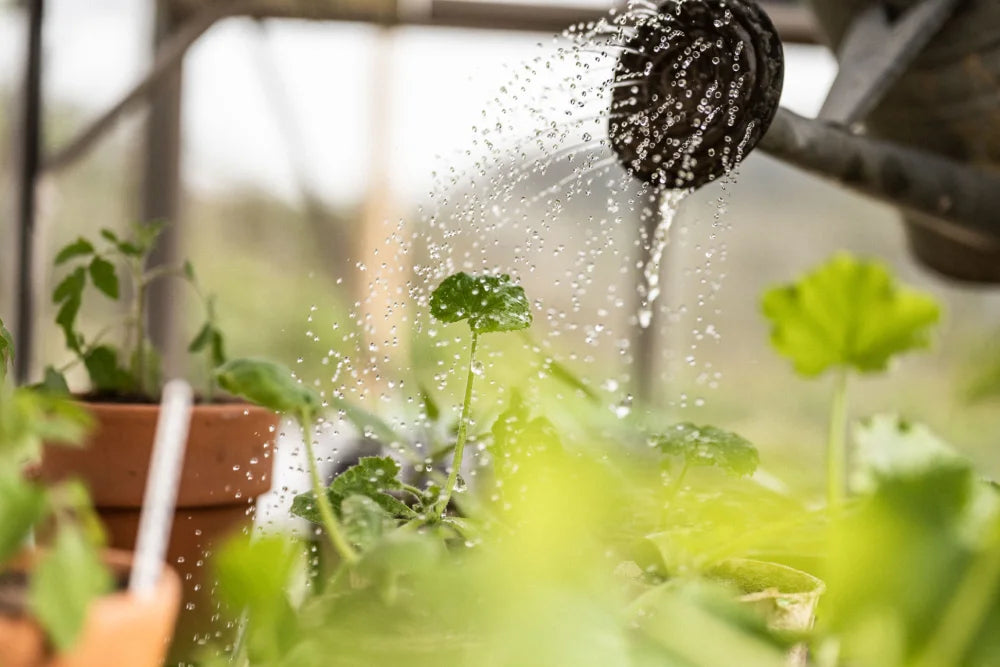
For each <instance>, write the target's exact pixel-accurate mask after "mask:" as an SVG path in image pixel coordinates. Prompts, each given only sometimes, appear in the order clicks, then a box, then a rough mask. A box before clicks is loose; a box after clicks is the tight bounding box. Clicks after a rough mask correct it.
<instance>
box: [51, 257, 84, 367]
mask: <svg viewBox="0 0 1000 667" xmlns="http://www.w3.org/2000/svg"><path fill="white" fill-rule="evenodd" d="M86 286H87V270H86V269H85V268H84V267H82V266H80V267H77V268H76V270H75V271H73V272H72V273H70V274H69V275H67V276H66V277H65V278H63V279H62V281H61V282H60V283H59V284H58V285H56V288H55V290H53V292H52V302H53V303H57V304H61V305H60V307H59V311H58V312H57V313H56V324H58V325H59V327H60V328H61V329H62V331H63V334H64V335H65V337H66V346H67V347H68V348H69V349H71V350H74V351H79V350H80V345H81V340H80V335H79V334H78V333H77V332H76V316H77V313H79V312H80V305H81V304H82V303H83V289H84V287H86Z"/></svg>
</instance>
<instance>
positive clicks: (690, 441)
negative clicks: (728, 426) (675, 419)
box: [650, 422, 759, 476]
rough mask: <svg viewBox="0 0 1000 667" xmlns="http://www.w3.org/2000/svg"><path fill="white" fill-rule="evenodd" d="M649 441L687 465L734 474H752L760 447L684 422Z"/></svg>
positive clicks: (712, 428)
mask: <svg viewBox="0 0 1000 667" xmlns="http://www.w3.org/2000/svg"><path fill="white" fill-rule="evenodd" d="M650 443H651V444H652V445H653V446H655V447H656V448H657V449H659V450H660V451H661V452H663V454H665V455H666V456H668V457H671V458H677V459H680V460H682V461H683V465H684V467H685V468H687V467H690V466H706V467H713V468H719V469H721V470H724V471H726V472H728V473H730V474H732V475H739V476H743V475H752V474H753V473H754V471H755V470H756V469H757V464H758V462H759V456H758V454H757V448H756V447H754V446H753V444H752V443H751V442H750V441H749V440H747V439H746V438H744V437H742V436H740V435H737V434H736V433H733V432H731V431H724V430H722V429H720V428H716V427H714V426H695V425H694V424H691V423H690V422H684V423H681V424H677V425H675V426H672V427H670V428H668V429H667V430H666V432H665V433H663V434H662V435H657V436H654V437H653V438H652V439H651V440H650Z"/></svg>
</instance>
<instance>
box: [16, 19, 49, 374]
mask: <svg viewBox="0 0 1000 667" xmlns="http://www.w3.org/2000/svg"><path fill="white" fill-rule="evenodd" d="M44 14H45V2H44V0H32V1H31V3H30V4H29V6H28V50H27V57H26V61H25V72H24V97H23V100H22V101H23V107H22V119H21V122H22V129H21V132H22V134H21V154H20V156H19V160H20V170H19V183H18V185H19V191H18V222H19V238H18V258H17V262H18V275H17V290H18V291H17V328H16V333H15V339H16V348H17V357H16V359H15V364H14V373H15V377H16V378H17V381H18V383H24V382H26V381H27V380H28V377H29V374H30V373H31V365H32V360H33V353H34V334H35V284H34V273H35V261H34V260H35V217H36V203H37V193H36V185H37V181H38V167H39V155H40V153H41V131H42V128H41V126H42V119H41V116H42V23H43V18H44Z"/></svg>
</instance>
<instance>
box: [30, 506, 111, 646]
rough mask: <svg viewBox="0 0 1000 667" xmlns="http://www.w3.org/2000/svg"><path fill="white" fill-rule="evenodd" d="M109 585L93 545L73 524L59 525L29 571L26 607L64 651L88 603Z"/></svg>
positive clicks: (74, 636)
mask: <svg viewBox="0 0 1000 667" xmlns="http://www.w3.org/2000/svg"><path fill="white" fill-rule="evenodd" d="M111 586H112V579H111V575H110V573H109V572H108V571H107V569H106V568H105V567H104V565H103V564H102V563H101V559H100V555H99V553H98V550H97V548H96V547H95V545H93V544H92V543H90V542H88V541H87V540H86V539H85V538H84V536H83V534H82V533H81V532H80V530H79V529H78V528H77V527H76V526H74V525H73V524H63V525H62V526H60V528H59V532H58V533H57V534H56V539H55V544H54V545H53V546H52V547H51V548H50V549H49V550H48V551H47V552H46V553H45V555H44V556H43V557H42V559H41V561H40V562H39V563H38V565H37V567H36V568H35V570H34V572H33V573H32V577H31V589H30V591H29V593H28V606H29V607H30V609H31V612H32V614H33V615H34V617H35V618H36V619H37V620H38V622H39V623H40V624H41V625H42V627H43V628H44V629H45V631H46V633H47V634H48V636H49V638H50V639H51V640H52V643H53V644H54V645H55V647H56V648H57V649H58V650H59V651H65V650H67V649H69V648H71V647H72V646H73V644H74V643H75V642H76V640H77V638H78V637H79V634H80V630H82V629H83V622H84V620H85V618H86V614H87V609H88V608H89V607H90V603H91V602H93V601H94V600H95V599H96V598H97V597H99V596H101V595H103V594H105V593H107V592H108V591H110V590H111Z"/></svg>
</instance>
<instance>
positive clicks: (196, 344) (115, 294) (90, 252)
mask: <svg viewBox="0 0 1000 667" xmlns="http://www.w3.org/2000/svg"><path fill="white" fill-rule="evenodd" d="M163 229H164V226H163V224H162V223H149V224H137V225H133V226H132V227H131V229H130V230H129V236H128V237H127V238H124V239H122V238H119V236H118V235H117V234H116V233H115V232H114V231H112V230H110V229H102V230H101V232H100V241H99V242H92V241H90V240H88V239H84V238H79V239H77V240H76V241H73V242H72V243H70V244H68V245H67V246H65V247H63V248H62V249H61V250H60V251H59V252H58V253H57V254H56V258H55V261H54V263H55V265H56V266H57V267H63V266H65V267H67V269H68V273H67V274H66V275H65V276H64V277H63V278H62V280H61V281H59V283H58V284H57V285H56V287H55V289H54V290H53V292H52V301H53V303H54V304H55V305H56V306H57V307H58V309H57V313H56V324H57V325H58V326H59V328H60V329H61V330H62V332H63V336H64V337H65V340H66V347H67V348H68V349H69V350H70V351H72V352H73V353H74V356H75V362H74V363H82V364H83V365H84V367H85V368H86V369H87V373H88V375H89V377H90V382H91V390H92V392H93V393H95V394H98V395H105V396H118V397H129V398H145V399H147V400H153V399H155V398H156V395H157V394H158V392H159V388H160V384H161V379H162V372H161V370H160V360H159V358H158V356H157V354H156V352H155V350H154V348H153V346H152V344H151V343H150V341H149V340H148V334H147V332H146V329H145V322H146V315H147V314H146V307H147V306H146V305H147V301H148V299H147V298H146V295H147V293H148V290H149V288H150V286H151V285H152V283H153V282H155V281H156V280H159V279H161V278H167V277H173V278H181V279H184V280H186V281H187V282H188V283H190V284H191V285H192V287H193V288H194V289H195V291H196V292H197V293H198V296H199V297H200V298H201V300H202V302H203V303H204V304H205V309H206V317H207V321H206V323H205V325H204V326H203V327H202V329H201V330H200V331H199V333H198V335H197V336H196V337H195V340H194V341H193V342H192V344H191V346H190V347H191V348H193V349H192V352H193V353H196V352H201V351H205V352H206V353H207V357H208V359H209V361H210V365H211V367H215V366H218V365H219V364H221V363H223V362H224V361H225V347H224V342H223V337H222V333H221V331H220V330H219V329H218V326H217V324H216V318H215V306H214V299H213V298H212V297H211V296H206V295H205V294H204V293H203V292H202V291H201V289H200V287H199V286H198V284H197V281H196V279H195V275H194V271H193V270H192V269H191V267H190V264H189V263H185V265H184V267H183V269H180V268H171V267H156V268H149V269H147V264H148V263H149V258H150V253H151V252H152V250H153V248H154V246H155V245H156V242H157V239H158V238H159V235H160V234H161V233H162V231H163ZM126 280H127V281H128V283H129V284H130V287H131V288H130V289H129V290H128V291H127V293H128V294H129V301H128V302H127V303H124V304H122V305H123V306H125V310H126V311H127V316H126V317H125V318H124V320H123V322H122V324H121V325H117V324H113V325H110V326H107V327H105V328H104V329H103V330H102V331H101V332H100V333H98V334H97V335H96V336H94V337H93V339H92V340H88V338H87V337H86V336H85V335H84V334H83V333H82V332H81V331H80V330H79V328H78V326H77V320H78V316H79V313H80V310H81V308H82V307H83V302H84V296H85V293H86V290H87V287H88V285H90V286H92V287H93V288H94V289H95V290H96V291H97V292H99V293H101V294H103V295H104V296H105V297H106V298H108V299H110V300H111V301H115V302H119V301H121V300H122V296H123V289H122V285H123V283H124V282H125V281H126ZM119 328H120V329H122V330H123V335H122V336H121V337H122V339H123V340H124V344H123V345H122V346H121V347H119V345H118V344H117V343H114V342H108V341H107V340H103V339H104V338H106V337H107V336H108V334H110V333H112V332H113V331H115V330H116V329H119ZM72 365H73V364H70V365H68V366H67V367H65V368H63V369H61V370H56V369H54V368H50V369H48V370H47V371H46V374H47V376H48V377H47V383H49V384H51V382H49V380H53V379H54V376H55V375H56V374H60V375H61V373H62V371H63V370H66V369H67V368H69V367H71V366H72ZM57 383H58V384H63V385H64V384H65V380H64V379H61V380H58V381H57ZM211 389H212V388H211V387H210V388H209V394H211Z"/></svg>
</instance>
